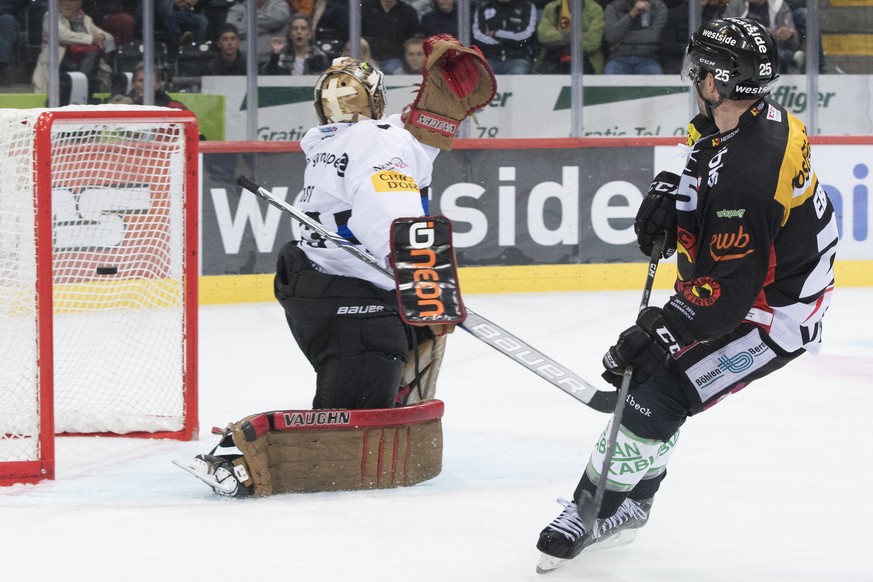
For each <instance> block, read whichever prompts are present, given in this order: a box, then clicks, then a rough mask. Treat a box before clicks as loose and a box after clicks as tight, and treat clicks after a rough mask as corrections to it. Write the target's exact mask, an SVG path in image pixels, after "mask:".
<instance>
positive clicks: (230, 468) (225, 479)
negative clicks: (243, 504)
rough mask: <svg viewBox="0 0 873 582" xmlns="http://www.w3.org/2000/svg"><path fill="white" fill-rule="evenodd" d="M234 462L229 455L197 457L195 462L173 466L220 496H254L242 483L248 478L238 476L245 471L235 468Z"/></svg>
mask: <svg viewBox="0 0 873 582" xmlns="http://www.w3.org/2000/svg"><path fill="white" fill-rule="evenodd" d="M232 460H233V458H232V457H231V456H229V455H197V456H196V457H194V460H193V461H190V462H188V461H173V464H174V465H176V466H177V467H181V468H182V469H184V470H186V471H188V472H189V473H191V474H192V475H194V476H195V477H197V478H198V479H200V480H201V481H203V482H204V483H206V484H207V485H209V486H210V487H212V490H213V491H215V493H216V494H218V495H223V496H226V497H248V496H249V495H251V494H252V491H251V488H250V487H246V486H245V485H243V484H242V482H241V481H245V480H246V479H247V478H248V477H247V476H246V475H245V474H242V475H239V474H238V472H240V471H242V472H243V473H244V472H245V469H244V468H243V467H242V466H240V465H237V466H236V467H234V465H233V462H232Z"/></svg>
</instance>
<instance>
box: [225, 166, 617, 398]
mask: <svg viewBox="0 0 873 582" xmlns="http://www.w3.org/2000/svg"><path fill="white" fill-rule="evenodd" d="M237 184H239V185H240V186H241V187H242V188H244V189H246V190H248V191H249V192H251V193H253V194H256V195H257V196H259V197H261V198H263V199H264V200H266V201H267V202H269V203H270V204H271V205H273V206H275V207H276V208H278V209H279V210H281V211H282V212H285V213H287V214H290V215H291V216H292V217H293V218H294V219H296V220H297V221H299V222H300V223H302V224H305V225H306V226H307V227H309V228H310V229H312V230H313V231H315V232H317V233H318V234H319V235H321V236H323V237H324V238H325V239H327V240H329V241H331V242H332V243H334V244H335V245H336V246H338V247H340V248H342V249H343V250H345V251H347V252H349V253H351V254H352V255H354V256H355V257H357V258H358V259H360V260H362V261H364V262H365V263H367V264H368V265H370V266H371V267H373V268H374V269H376V270H377V271H379V272H380V273H382V274H383V275H385V276H386V277H389V278H391V279H394V273H393V272H392V271H391V270H390V269H388V268H387V267H385V266H384V265H382V264H381V263H380V262H379V261H378V260H377V259H376V258H375V257H374V256H373V255H371V254H370V253H368V252H366V251H364V250H362V249H360V248H358V247H356V246H355V245H353V244H352V243H350V242H349V241H348V240H346V239H344V238H343V237H341V236H340V235H339V234H337V233H335V232H332V231H330V230H328V229H326V228H325V227H324V226H323V225H322V224H321V223H320V222H318V221H317V220H314V219H312V218H311V217H309V216H307V215H306V213H305V212H302V211H301V210H300V209H298V208H295V207H294V206H292V205H291V204H288V203H287V202H285V201H284V200H280V199H279V198H276V197H275V196H273V193H272V192H270V191H269V190H266V189H264V188H261V187H260V186H258V185H257V184H256V183H254V182H253V181H251V180H249V179H248V178H246V177H245V176H239V177H238V178H237ZM466 311H467V318H466V320H465V321H464V323H462V324H461V325H460V327H461V329H463V330H464V331H466V332H467V333H470V334H472V335H473V336H475V337H476V338H477V339H479V340H480V341H482V342H484V343H486V344H488V345H489V346H491V347H492V348H494V349H496V350H497V351H499V352H500V353H502V354H503V355H505V356H508V357H510V358H512V360H514V361H515V362H518V363H519V364H521V365H522V366H524V367H525V368H527V369H528V370H530V371H531V372H533V373H534V374H536V375H537V376H539V377H540V378H542V379H544V380H546V381H547V382H549V383H550V384H552V385H553V386H556V387H558V388H560V389H561V390H563V391H564V392H566V393H567V394H569V395H570V396H572V397H573V398H575V399H576V400H578V401H579V402H582V403H583V404H586V405H588V406H590V407H591V408H593V409H594V410H597V411H598V412H606V413H611V412H612V411H613V409H614V408H615V404H616V392H614V391H611V392H608V391H602V390H598V389H597V388H596V387H594V386H593V385H591V384H589V383H588V382H586V381H585V380H583V379H582V378H581V377H579V376H577V375H576V374H574V373H573V372H572V371H571V370H570V369H569V368H567V367H565V366H562V365H561V364H559V363H558V362H556V361H555V360H553V359H551V358H549V357H548V356H546V355H545V354H543V353H541V352H539V351H538V350H536V349H534V348H533V347H531V346H530V345H528V344H527V343H525V342H523V341H521V340H520V339H518V338H517V337H515V336H514V335H512V334H511V333H509V332H508V331H506V330H505V329H503V328H502V327H500V326H499V325H497V324H495V323H493V322H491V321H489V320H487V319H485V318H484V317H482V316H481V315H479V314H477V313H475V312H474V311H473V310H471V309H470V308H469V307H466Z"/></svg>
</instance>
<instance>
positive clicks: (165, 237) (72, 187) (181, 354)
mask: <svg viewBox="0 0 873 582" xmlns="http://www.w3.org/2000/svg"><path fill="white" fill-rule="evenodd" d="M71 109H72V111H70V110H71ZM80 110H81V111H82V112H88V114H89V115H93V112H94V111H95V110H96V111H98V113H99V115H105V116H104V117H100V116H98V117H88V118H84V116H78V117H77V116H76V112H77V111H80ZM150 111H151V112H153V113H154V116H152V117H137V116H135V115H147V114H148V113H149V112H150ZM55 112H58V113H57V114H56V113H55ZM59 112H64V113H65V114H66V115H68V116H63V115H60V113H59ZM159 113H160V112H159V110H157V109H155V110H152V109H151V108H142V109H138V110H137V111H136V112H132V111H127V110H124V109H118V108H114V107H92V108H86V107H83V108H64V109H62V110H53V111H52V112H48V111H47V110H0V461H14V460H27V459H31V458H33V455H35V454H36V451H35V448H36V447H37V446H38V445H37V444H36V439H35V435H37V434H39V431H40V427H41V423H44V422H46V419H45V418H44V417H45V414H46V408H45V406H43V407H42V408H41V407H40V402H43V404H45V402H44V401H45V399H46V398H51V399H52V401H53V407H54V431H55V432H56V433H119V434H126V433H138V432H146V433H148V432H173V431H180V430H183V428H184V425H185V422H186V413H187V410H186V407H188V406H190V401H189V400H188V399H187V398H186V392H187V391H188V390H189V389H190V388H189V385H188V383H189V382H190V381H192V379H191V378H188V377H187V376H188V375H187V370H188V367H189V365H190V364H191V362H190V361H189V360H190V358H191V357H193V356H194V354H193V353H189V351H190V347H191V344H190V343H188V342H189V341H190V340H191V339H192V338H191V337H190V334H192V333H193V331H194V330H193V329H188V327H189V326H190V320H189V319H188V318H189V316H190V315H191V313H190V312H189V310H196V301H195V305H193V306H192V305H190V304H189V302H190V300H191V297H190V293H189V291H190V289H189V288H188V285H189V284H190V283H191V282H190V281H188V280H187V279H186V275H188V273H187V270H186V256H187V254H188V251H189V250H190V249H188V248H187V247H188V245H190V244H191V238H192V237H191V236H190V235H191V232H190V229H192V228H193V229H194V232H196V220H197V217H196V216H193V218H192V217H191V216H190V213H188V212H186V210H187V205H188V204H190V203H191V202H190V201H186V191H187V189H188V188H189V187H190V184H189V183H187V181H188V180H190V177H189V175H188V173H187V172H186V168H187V165H188V164H196V159H193V160H192V159H188V158H187V156H188V155H189V154H190V150H188V149H186V143H187V142H186V139H188V138H190V135H188V134H187V133H186V125H185V123H182V122H180V121H178V120H173V119H172V118H168V119H166V120H164V119H163V118H162V117H161V116H160V115H159ZM44 114H47V115H49V117H48V118H47V117H46V115H44ZM195 175H196V174H195ZM40 213H42V214H40ZM193 242H194V244H195V245H196V238H195V239H194V241H193ZM194 251H195V252H196V247H195V249H194ZM46 274H50V275H49V276H50V281H47V280H46V279H47V277H46ZM196 275H197V273H196V270H195V271H194V272H193V273H192V274H191V277H192V278H196ZM195 299H196V298H195ZM49 302H50V303H49ZM191 327H193V326H191ZM46 337H52V338H53V340H52V341H51V342H47V341H45V339H46ZM46 358H49V361H51V362H52V365H51V366H50V368H48V371H47V369H46V368H44V367H42V366H41V363H42V364H45V362H46V360H45V359H46ZM47 376H51V377H53V381H52V382H51V386H50V387H49V390H48V391H46V390H45V388H46V387H45V386H44V384H45V383H46V380H48V379H49V378H47Z"/></svg>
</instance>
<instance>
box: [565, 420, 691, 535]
mask: <svg viewBox="0 0 873 582" xmlns="http://www.w3.org/2000/svg"><path fill="white" fill-rule="evenodd" d="M610 425H611V423H610V424H607V426H606V428H605V429H604V431H603V433H602V434H601V435H600V439H599V440H598V442H597V446H596V447H595V449H594V451H593V452H592V453H591V457H590V458H589V459H588V465H587V466H586V467H585V473H584V475H583V476H582V479H581V480H580V481H579V485H578V486H577V487H576V491H575V493H574V496H573V497H574V499H579V498H580V496H581V492H582V491H583V490H587V491H589V492H590V493H591V494H592V495H594V493H595V491H596V489H597V483H598V482H599V480H600V468H601V467H603V459H604V456H605V455H606V441H607V434H608V433H609V429H610ZM678 438H679V431H676V433H675V434H674V435H673V436H672V437H671V438H670V439H669V440H668V441H667V442H660V441H656V440H650V439H644V438H641V437H639V436H637V435H635V434H634V433H632V432H631V431H630V430H628V429H627V428H626V427H625V426H623V425H622V426H620V427H619V430H618V438H617V439H616V443H615V452H614V454H613V457H612V464H611V465H610V469H609V475H608V476H607V481H606V490H605V492H604V496H603V504H602V505H601V509H600V513H599V514H598V517H600V518H604V517H609V516H610V515H612V514H614V513H615V512H616V510H617V509H618V506H619V505H621V503H622V502H623V501H624V500H625V499H626V498H627V497H628V494H629V493H630V492H631V491H632V490H633V489H634V488H635V487H636V486H637V484H639V483H640V482H641V481H642V480H643V479H647V480H652V481H651V483H652V484H653V485H654V484H655V481H654V480H655V479H657V478H658V477H660V476H661V475H664V473H665V471H666V466H667V462H668V461H669V460H670V456H671V455H672V452H673V448H674V446H675V444H676V441H677V440H678ZM661 478H663V477H661ZM657 484H660V479H657ZM654 491H657V486H655V488H654ZM635 497H636V496H635Z"/></svg>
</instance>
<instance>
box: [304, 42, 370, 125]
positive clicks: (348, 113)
mask: <svg viewBox="0 0 873 582" xmlns="http://www.w3.org/2000/svg"><path fill="white" fill-rule="evenodd" d="M384 111H385V85H384V84H383V82H382V72H381V71H378V70H376V69H375V68H373V65H371V64H370V63H368V62H367V61H359V60H357V59H353V58H351V57H339V58H336V59H334V60H333V64H332V65H331V66H330V67H329V68H328V69H327V70H326V71H325V72H324V73H323V74H322V75H321V76H320V77H319V78H318V80H317V81H316V82H315V114H316V115H317V116H318V121H319V122H320V123H321V124H322V125H323V124H325V123H338V122H343V121H347V122H350V123H355V122H356V121H359V120H360V119H381V118H382V114H383V113H384Z"/></svg>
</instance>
